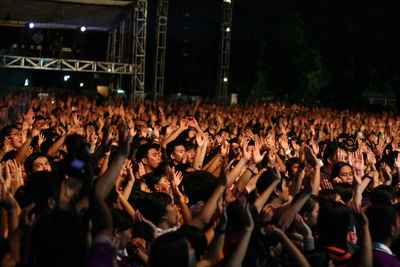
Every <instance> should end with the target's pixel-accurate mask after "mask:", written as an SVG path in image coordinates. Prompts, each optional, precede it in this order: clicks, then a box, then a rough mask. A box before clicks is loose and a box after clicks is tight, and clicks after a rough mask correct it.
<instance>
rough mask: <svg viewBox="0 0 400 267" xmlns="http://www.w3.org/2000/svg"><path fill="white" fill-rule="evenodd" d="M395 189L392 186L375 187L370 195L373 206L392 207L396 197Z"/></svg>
mask: <svg viewBox="0 0 400 267" xmlns="http://www.w3.org/2000/svg"><path fill="white" fill-rule="evenodd" d="M395 192H396V191H395V188H394V187H393V186H390V185H380V186H378V187H375V188H374V189H373V190H372V191H371V193H370V194H369V200H370V202H371V204H373V205H374V204H376V205H391V204H392V200H393V199H394V197H395Z"/></svg>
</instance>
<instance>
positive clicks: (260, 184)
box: [256, 169, 283, 199]
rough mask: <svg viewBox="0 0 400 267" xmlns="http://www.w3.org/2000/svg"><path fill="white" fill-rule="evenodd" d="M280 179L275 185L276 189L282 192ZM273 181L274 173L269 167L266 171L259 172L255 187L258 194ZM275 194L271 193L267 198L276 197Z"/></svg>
mask: <svg viewBox="0 0 400 267" xmlns="http://www.w3.org/2000/svg"><path fill="white" fill-rule="evenodd" d="M282 180H283V179H281V181H280V182H279V184H278V185H277V186H276V189H278V191H281V192H282ZM273 182H274V174H273V171H272V170H271V169H268V170H267V171H266V172H264V173H263V174H261V176H260V178H259V179H258V180H257V183H256V189H257V192H258V193H259V194H261V193H262V192H264V191H265V190H266V189H267V188H268V187H269V186H270V185H271V184H272V183H273ZM276 197H277V195H276V194H274V193H272V194H271V196H270V198H269V199H274V198H276Z"/></svg>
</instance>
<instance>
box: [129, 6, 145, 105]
mask: <svg viewBox="0 0 400 267" xmlns="http://www.w3.org/2000/svg"><path fill="white" fill-rule="evenodd" d="M133 12H134V16H133V23H134V25H133V49H132V51H133V60H132V61H133V68H134V71H133V76H132V86H133V95H132V97H133V99H134V100H137V101H139V102H142V101H143V100H144V89H145V70H146V37H147V32H146V31H147V0H138V2H137V4H136V7H135V8H134V11H133Z"/></svg>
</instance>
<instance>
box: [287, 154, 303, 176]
mask: <svg viewBox="0 0 400 267" xmlns="http://www.w3.org/2000/svg"><path fill="white" fill-rule="evenodd" d="M300 162H301V161H300V159H299V158H296V157H294V158H290V159H288V160H287V161H286V162H285V166H286V170H288V172H289V177H290V176H291V175H294V173H291V172H290V168H291V167H292V165H293V164H300Z"/></svg>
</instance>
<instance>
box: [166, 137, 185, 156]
mask: <svg viewBox="0 0 400 267" xmlns="http://www.w3.org/2000/svg"><path fill="white" fill-rule="evenodd" d="M177 146H184V143H183V142H181V141H179V140H176V139H175V140H174V141H172V142H169V143H168V144H167V156H168V158H169V157H170V156H171V154H172V153H174V150H175V147H177Z"/></svg>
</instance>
